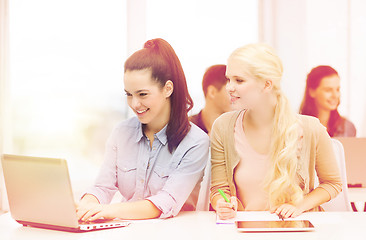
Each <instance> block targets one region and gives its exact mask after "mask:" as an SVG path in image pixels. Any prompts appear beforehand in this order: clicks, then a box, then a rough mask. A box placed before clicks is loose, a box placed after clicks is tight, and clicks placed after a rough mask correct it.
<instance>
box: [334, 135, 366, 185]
mask: <svg viewBox="0 0 366 240" xmlns="http://www.w3.org/2000/svg"><path fill="white" fill-rule="evenodd" d="M336 139H337V140H339V141H340V142H341V143H342V145H343V148H344V155H345V158H346V173H347V182H348V187H366V138H355V137H338V138H336Z"/></svg>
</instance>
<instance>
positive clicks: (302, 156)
mask: <svg viewBox="0 0 366 240" xmlns="http://www.w3.org/2000/svg"><path fill="white" fill-rule="evenodd" d="M226 67H227V69H226V77H227V78H228V84H227V85H226V88H227V91H228V92H229V94H230V97H231V102H232V106H233V108H234V109H235V110H237V111H232V112H228V113H224V114H222V115H221V116H220V117H219V118H217V119H216V121H215V123H214V125H213V126H212V131H211V135H210V138H211V165H212V168H211V189H210V190H211V194H210V200H211V205H212V206H213V207H214V209H215V210H216V212H217V214H218V216H219V218H221V219H228V218H233V217H235V214H236V211H237V210H241V211H270V212H272V213H276V214H278V215H279V216H282V217H284V218H289V217H296V216H299V215H300V214H301V213H303V212H306V211H321V210H322V208H321V207H320V205H321V204H323V203H325V202H327V201H329V200H330V199H332V198H334V197H335V196H337V194H338V193H339V192H340V191H341V190H342V188H341V185H342V183H341V178H340V175H339V170H338V164H337V162H336V158H335V155H334V151H333V146H332V142H331V139H330V137H329V135H328V133H327V131H326V129H325V127H324V126H323V125H322V124H321V123H320V122H319V120H318V119H316V118H314V117H310V116H303V115H300V114H296V113H295V112H293V111H292V109H291V105H290V103H289V102H288V100H287V97H286V96H285V95H284V93H283V92H282V90H281V86H280V82H281V78H282V72H283V69H282V62H281V60H280V59H279V57H278V56H277V55H276V53H275V52H274V50H273V49H272V48H271V47H269V46H267V45H265V44H249V45H246V46H244V47H241V48H238V49H236V50H235V51H234V52H233V53H232V54H231V55H230V57H229V59H228V62H227V66H226ZM316 177H319V183H320V184H319V186H318V187H315V178H316ZM219 189H221V190H222V191H223V192H224V193H225V194H226V195H227V197H228V198H229V199H230V203H228V202H226V201H225V200H224V198H223V197H222V196H221V195H220V193H219V191H218V190H219Z"/></svg>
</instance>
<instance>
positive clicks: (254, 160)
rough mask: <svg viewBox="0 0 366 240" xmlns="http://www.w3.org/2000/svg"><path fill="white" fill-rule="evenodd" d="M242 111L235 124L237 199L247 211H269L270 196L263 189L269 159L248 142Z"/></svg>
mask: <svg viewBox="0 0 366 240" xmlns="http://www.w3.org/2000/svg"><path fill="white" fill-rule="evenodd" d="M244 114H245V111H242V112H241V113H240V115H239V117H238V118H237V120H236V123H235V130H234V138H235V149H236V151H237V153H238V155H239V158H240V161H239V163H238V165H237V166H236V168H235V170H234V181H235V184H236V189H237V197H238V198H239V200H240V201H241V202H242V203H243V206H244V208H245V211H263V210H268V209H269V205H268V195H267V193H266V192H265V191H264V188H263V180H264V178H265V176H266V174H267V171H268V169H269V157H268V156H267V155H263V154H259V153H258V152H256V151H255V150H254V149H253V148H252V146H251V145H250V143H249V142H248V140H247V138H246V136H245V133H244V129H243V118H244Z"/></svg>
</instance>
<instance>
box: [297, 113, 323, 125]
mask: <svg viewBox="0 0 366 240" xmlns="http://www.w3.org/2000/svg"><path fill="white" fill-rule="evenodd" d="M297 117H298V119H299V120H300V122H301V124H302V125H303V126H304V127H306V128H312V127H316V126H320V125H321V123H320V121H319V119H318V118H316V117H313V116H309V115H302V114H297ZM321 126H322V125H321Z"/></svg>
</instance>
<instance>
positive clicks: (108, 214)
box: [81, 204, 119, 221]
mask: <svg viewBox="0 0 366 240" xmlns="http://www.w3.org/2000/svg"><path fill="white" fill-rule="evenodd" d="M90 206H91V205H90ZM91 207H92V208H90V209H89V210H88V211H86V212H85V214H84V215H83V216H82V218H81V220H82V221H95V220H97V219H101V218H103V219H114V218H116V217H117V216H116V215H117V213H118V210H119V207H118V204H97V205H94V206H91Z"/></svg>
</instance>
